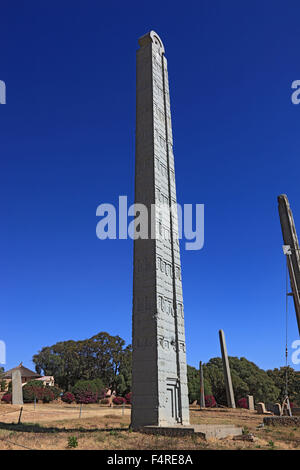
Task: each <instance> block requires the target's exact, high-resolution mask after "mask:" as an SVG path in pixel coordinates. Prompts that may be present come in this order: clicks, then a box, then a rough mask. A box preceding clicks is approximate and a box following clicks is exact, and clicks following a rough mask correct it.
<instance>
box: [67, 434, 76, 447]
mask: <svg viewBox="0 0 300 470" xmlns="http://www.w3.org/2000/svg"><path fill="white" fill-rule="evenodd" d="M68 447H70V448H75V447H78V439H77V437H76V436H70V437H68Z"/></svg>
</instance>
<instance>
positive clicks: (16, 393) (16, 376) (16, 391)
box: [11, 369, 23, 405]
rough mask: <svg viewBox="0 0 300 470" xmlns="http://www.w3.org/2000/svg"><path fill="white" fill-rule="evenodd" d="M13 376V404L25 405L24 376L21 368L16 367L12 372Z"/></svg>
mask: <svg viewBox="0 0 300 470" xmlns="http://www.w3.org/2000/svg"><path fill="white" fill-rule="evenodd" d="M11 378H12V404H13V405H23V390H22V378H21V372H20V370H19V369H15V370H13V371H12V374H11Z"/></svg>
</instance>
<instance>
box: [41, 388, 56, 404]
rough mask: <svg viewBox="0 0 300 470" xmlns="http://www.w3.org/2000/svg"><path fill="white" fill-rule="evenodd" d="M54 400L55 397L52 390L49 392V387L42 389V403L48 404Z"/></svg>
mask: <svg viewBox="0 0 300 470" xmlns="http://www.w3.org/2000/svg"><path fill="white" fill-rule="evenodd" d="M54 399H55V395H54V393H53V392H52V390H50V387H45V388H44V389H43V403H50V402H51V401H53V400H54Z"/></svg>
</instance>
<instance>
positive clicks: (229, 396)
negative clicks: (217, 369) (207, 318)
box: [219, 330, 235, 408]
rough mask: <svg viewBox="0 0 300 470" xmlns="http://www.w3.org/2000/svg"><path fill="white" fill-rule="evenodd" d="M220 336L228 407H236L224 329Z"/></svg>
mask: <svg viewBox="0 0 300 470" xmlns="http://www.w3.org/2000/svg"><path fill="white" fill-rule="evenodd" d="M219 337H220V346H221V353H222V362H223V371H224V381H225V388H226V397H227V405H228V408H235V400H234V393H233V387H232V381H231V373H230V367H229V360H228V354H227V347H226V342H225V335H224V331H223V330H220V331H219Z"/></svg>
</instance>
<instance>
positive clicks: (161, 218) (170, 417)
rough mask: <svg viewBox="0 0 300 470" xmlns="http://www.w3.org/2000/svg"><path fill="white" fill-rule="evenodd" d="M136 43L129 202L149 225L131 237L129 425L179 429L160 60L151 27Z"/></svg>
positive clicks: (180, 337) (170, 191) (172, 230)
mask: <svg viewBox="0 0 300 470" xmlns="http://www.w3.org/2000/svg"><path fill="white" fill-rule="evenodd" d="M139 45H140V48H139V49H138V51H137V61H136V147H135V205H136V210H138V204H143V205H144V206H146V207H147V209H148V212H149V224H148V226H149V231H148V237H147V238H146V237H144V238H137V239H135V241H134V275H133V325H132V333H133V341H132V344H133V364H132V396H133V406H132V416H131V426H132V428H133V429H139V428H140V427H142V426H147V425H148V426H158V427H161V426H165V427H168V426H182V427H183V426H187V425H189V402H188V388H187V366H186V344H185V329H184V310H183V298H182V285H181V263H180V252H179V241H178V217H177V207H176V187H175V170H174V155H173V137H172V125H171V112H170V95H169V83H168V69H167V59H166V57H165V49H164V46H163V43H162V41H161V39H160V37H159V36H158V34H156V33H155V32H154V31H151V32H150V33H148V34H146V35H145V36H143V37H141V38H140V39H139ZM174 205H175V210H173V211H171V210H170V208H171V206H172V207H173V208H174ZM151 206H154V207H151ZM151 209H152V216H151V215H150V213H151ZM151 222H152V224H151ZM151 225H152V229H153V230H154V233H155V236H153V232H152V233H150V227H151ZM151 234H152V238H151Z"/></svg>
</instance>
